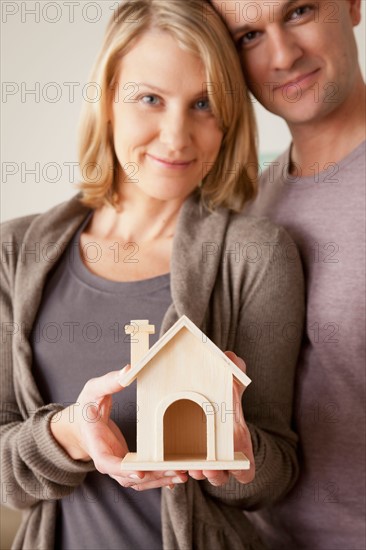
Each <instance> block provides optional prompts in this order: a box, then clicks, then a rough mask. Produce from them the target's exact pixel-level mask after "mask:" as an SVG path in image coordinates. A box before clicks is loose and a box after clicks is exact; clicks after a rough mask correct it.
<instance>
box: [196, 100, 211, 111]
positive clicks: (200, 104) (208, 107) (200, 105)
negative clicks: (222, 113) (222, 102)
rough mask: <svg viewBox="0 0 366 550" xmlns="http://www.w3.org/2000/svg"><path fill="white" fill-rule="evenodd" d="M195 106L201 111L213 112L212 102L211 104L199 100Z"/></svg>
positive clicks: (207, 101)
mask: <svg viewBox="0 0 366 550" xmlns="http://www.w3.org/2000/svg"><path fill="white" fill-rule="evenodd" d="M195 106H196V108H197V109H198V110H199V111H210V110H211V105H210V102H209V100H208V99H199V100H198V101H197V102H196V104H195Z"/></svg>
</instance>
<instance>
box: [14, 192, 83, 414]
mask: <svg viewBox="0 0 366 550" xmlns="http://www.w3.org/2000/svg"><path fill="white" fill-rule="evenodd" d="M79 196H80V195H76V196H74V197H73V198H72V199H71V200H70V201H68V202H66V203H62V204H60V205H58V206H56V207H55V208H53V209H51V210H50V211H48V212H46V213H45V214H41V215H38V216H36V217H35V218H34V219H33V220H32V222H31V224H30V226H29V229H28V230H27V232H26V234H25V235H24V239H23V242H22V244H21V247H20V251H19V257H18V265H17V271H16V277H15V287H14V322H15V323H16V326H18V327H20V330H21V337H20V338H14V357H15V359H16V360H15V361H14V369H15V374H16V375H19V376H21V379H22V381H23V384H21V385H18V384H17V385H16V387H17V388H18V387H22V385H24V386H25V387H26V388H27V400H28V403H29V399H31V400H32V402H33V403H34V406H36V407H37V406H42V405H43V401H42V398H41V396H40V394H39V390H38V388H37V385H36V384H35V382H34V379H33V377H32V375H31V369H30V365H32V350H31V346H30V341H29V334H30V331H31V329H32V326H33V324H34V321H35V318H36V315H37V312H38V309H39V306H40V303H41V300H42V292H43V289H44V285H45V282H46V278H47V275H48V273H49V272H50V271H51V269H52V268H53V267H54V266H55V264H56V263H57V262H58V261H59V259H60V257H61V255H62V253H63V252H64V251H65V249H66V247H67V245H68V244H69V242H70V240H71V238H72V236H73V234H74V233H75V231H76V230H77V228H78V227H79V225H80V224H81V223H82V221H83V220H84V219H85V217H86V215H87V214H88V212H90V210H89V209H88V208H87V207H85V206H83V205H82V204H81V203H80V202H79V200H78V197H79ZM18 402H19V404H20V403H22V405H23V406H24V409H23V411H22V412H23V414H24V415H25V416H28V414H27V412H26V408H25V402H23V399H22V398H21V396H20V395H18Z"/></svg>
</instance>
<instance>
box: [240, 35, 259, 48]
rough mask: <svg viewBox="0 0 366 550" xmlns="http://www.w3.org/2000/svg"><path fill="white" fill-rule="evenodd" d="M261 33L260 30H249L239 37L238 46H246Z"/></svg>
mask: <svg viewBox="0 0 366 550" xmlns="http://www.w3.org/2000/svg"><path fill="white" fill-rule="evenodd" d="M259 34H260V33H259V31H250V32H247V33H246V34H244V35H243V36H242V37H241V38H239V40H238V42H237V44H238V47H239V48H240V47H243V46H246V45H247V44H250V43H251V42H253V40H255V39H256V38H258V36H259Z"/></svg>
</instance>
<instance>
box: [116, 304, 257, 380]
mask: <svg viewBox="0 0 366 550" xmlns="http://www.w3.org/2000/svg"><path fill="white" fill-rule="evenodd" d="M184 327H185V328H187V329H188V330H189V332H190V333H191V334H193V335H194V336H195V337H196V338H198V339H199V340H200V342H202V343H203V342H204V345H205V346H209V349H210V350H211V351H212V352H213V353H215V354H216V355H218V356H219V357H220V358H221V359H222V361H223V363H225V364H226V365H227V367H228V368H229V369H230V370H231V372H232V374H233V376H235V378H237V379H238V380H239V381H240V382H241V383H242V384H244V386H248V385H249V384H250V382H251V380H250V378H249V376H247V375H246V374H245V373H244V372H243V371H242V370H241V369H239V367H237V366H236V365H235V363H234V362H233V361H231V359H229V358H228V357H227V356H226V355H225V353H224V352H222V351H221V350H220V349H219V348H218V347H217V346H216V344H214V343H213V342H212V341H211V340H210V339H209V338H208V337H207V336H206V335H205V334H204V333H203V332H202V331H201V330H200V329H199V328H198V327H197V326H196V325H195V324H194V323H193V322H192V321H191V320H190V319H188V317H186V315H182V317H180V318H179V319H178V321H177V322H176V323H174V325H173V326H172V327H170V329H169V330H168V331H167V332H166V333H165V334H164V335H163V336H162V337H161V338H160V339H159V340H158V341H157V342H156V343H155V344H154V345H153V346H152V347H151V348H150V349H149V351H148V352H147V353H146V354H145V355H144V357H142V359H140V361H138V363H136V365H135V366H134V367H132V368H131V369H130V370H128V371H127V372H126V373H125V374H123V375H122V377H121V378H120V383H121V385H122V386H128V385H129V384H131V382H133V381H134V380H135V378H136V377H137V375H138V373H139V372H140V371H141V370H142V369H143V368H144V367H145V365H147V363H148V362H149V361H150V360H151V359H152V358H153V357H154V356H155V355H156V354H157V353H158V352H159V351H160V350H161V349H162V348H163V347H164V346H165V345H166V344H167V343H168V342H170V340H172V339H173V338H174V336H175V335H176V334H177V333H178V332H179V331H180V330H181V329H182V328H184Z"/></svg>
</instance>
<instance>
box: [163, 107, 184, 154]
mask: <svg viewBox="0 0 366 550" xmlns="http://www.w3.org/2000/svg"><path fill="white" fill-rule="evenodd" d="M191 134H192V128H191V123H190V120H189V116H188V114H185V113H183V112H181V110H179V109H171V110H169V111H167V112H166V113H164V115H163V118H162V120H161V126H160V140H161V142H162V143H163V144H164V145H166V146H167V148H169V149H171V150H172V151H180V150H182V149H184V148H186V147H188V146H189V145H190V144H191V141H192V135H191Z"/></svg>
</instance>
